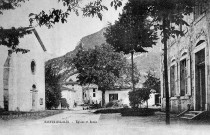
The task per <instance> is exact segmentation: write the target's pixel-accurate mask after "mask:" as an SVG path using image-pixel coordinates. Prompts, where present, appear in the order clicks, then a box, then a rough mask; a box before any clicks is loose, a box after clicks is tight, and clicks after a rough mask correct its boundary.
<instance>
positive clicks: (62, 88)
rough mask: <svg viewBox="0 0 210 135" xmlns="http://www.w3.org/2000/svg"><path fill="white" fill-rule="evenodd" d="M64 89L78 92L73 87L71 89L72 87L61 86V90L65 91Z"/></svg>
mask: <svg viewBox="0 0 210 135" xmlns="http://www.w3.org/2000/svg"><path fill="white" fill-rule="evenodd" d="M64 90H67V91H72V92H76V91H75V90H73V89H70V88H67V87H64V86H61V91H64Z"/></svg>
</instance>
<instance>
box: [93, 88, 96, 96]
mask: <svg viewBox="0 0 210 135" xmlns="http://www.w3.org/2000/svg"><path fill="white" fill-rule="evenodd" d="M95 92H96V89H95V88H93V97H96V93H95Z"/></svg>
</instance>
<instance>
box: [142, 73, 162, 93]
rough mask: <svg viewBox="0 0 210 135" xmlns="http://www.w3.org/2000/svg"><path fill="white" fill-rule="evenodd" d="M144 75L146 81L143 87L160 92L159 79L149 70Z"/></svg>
mask: <svg viewBox="0 0 210 135" xmlns="http://www.w3.org/2000/svg"><path fill="white" fill-rule="evenodd" d="M145 77H146V81H145V82H144V83H143V87H145V88H149V89H150V90H151V89H153V90H155V91H156V92H157V93H160V79H159V78H157V77H156V76H155V74H154V73H152V72H151V71H149V72H148V73H147V75H146V76H145Z"/></svg>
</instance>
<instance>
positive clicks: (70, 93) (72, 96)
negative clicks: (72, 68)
mask: <svg viewBox="0 0 210 135" xmlns="http://www.w3.org/2000/svg"><path fill="white" fill-rule="evenodd" d="M61 97H62V98H65V99H66V101H67V103H68V104H69V109H71V108H74V107H75V103H76V91H75V90H73V89H71V88H68V86H65V87H64V86H62V87H61Z"/></svg>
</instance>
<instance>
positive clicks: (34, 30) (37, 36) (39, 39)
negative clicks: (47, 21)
mask: <svg viewBox="0 0 210 135" xmlns="http://www.w3.org/2000/svg"><path fill="white" fill-rule="evenodd" d="M32 31H33V32H34V34H35V36H36V38H37V40H38V41H39V44H40V45H41V47H42V49H43V50H44V51H45V52H46V51H47V49H46V48H45V46H44V44H43V42H42V40H41V38H40V36H39V34H38V32H37V31H36V29H35V28H33V29H32Z"/></svg>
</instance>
